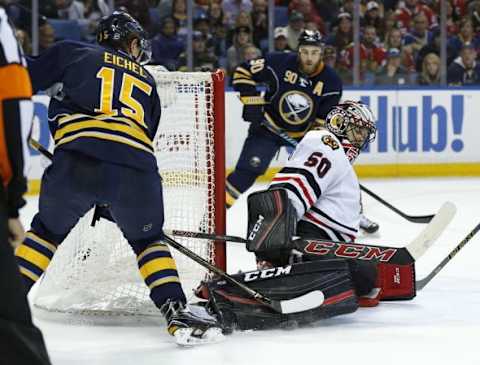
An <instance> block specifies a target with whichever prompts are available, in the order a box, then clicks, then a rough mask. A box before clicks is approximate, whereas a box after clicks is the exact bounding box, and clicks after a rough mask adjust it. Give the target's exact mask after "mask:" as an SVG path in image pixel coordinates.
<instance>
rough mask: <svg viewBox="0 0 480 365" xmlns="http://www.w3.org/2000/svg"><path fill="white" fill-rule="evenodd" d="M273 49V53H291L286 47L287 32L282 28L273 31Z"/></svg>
mask: <svg viewBox="0 0 480 365" xmlns="http://www.w3.org/2000/svg"><path fill="white" fill-rule="evenodd" d="M273 36H274V40H273V48H274V51H275V52H291V49H290V48H289V47H288V40H287V30H286V29H285V28H284V27H277V28H275V31H274V35H273Z"/></svg>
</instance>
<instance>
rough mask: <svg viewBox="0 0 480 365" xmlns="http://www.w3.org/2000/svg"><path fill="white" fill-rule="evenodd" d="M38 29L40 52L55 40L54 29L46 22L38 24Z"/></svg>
mask: <svg viewBox="0 0 480 365" xmlns="http://www.w3.org/2000/svg"><path fill="white" fill-rule="evenodd" d="M38 30H39V32H38V48H39V51H40V52H42V51H43V50H45V49H47V48H48V47H50V46H51V45H52V44H53V42H55V31H54V30H53V27H52V26H51V25H50V24H49V23H48V22H45V23H44V24H43V25H41V26H39V28H38Z"/></svg>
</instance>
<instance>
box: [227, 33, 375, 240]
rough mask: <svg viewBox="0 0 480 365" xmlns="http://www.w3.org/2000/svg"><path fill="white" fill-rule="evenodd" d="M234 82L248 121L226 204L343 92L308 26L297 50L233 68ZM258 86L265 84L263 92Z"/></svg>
mask: <svg viewBox="0 0 480 365" xmlns="http://www.w3.org/2000/svg"><path fill="white" fill-rule="evenodd" d="M233 86H234V88H235V90H236V91H239V92H240V99H241V101H242V103H243V114H242V117H243V119H244V120H245V121H247V122H250V123H251V124H250V128H249V130H248V136H247V139H246V140H245V143H244V145H243V148H242V152H241V154H240V157H239V159H238V162H237V165H236V167H235V170H234V171H233V172H232V173H231V174H230V175H229V176H228V177H227V182H226V202H227V208H229V207H231V206H232V205H233V204H234V203H235V201H236V200H237V199H238V197H239V196H240V195H241V194H243V193H244V192H245V191H246V190H247V189H249V188H250V187H251V186H252V185H253V184H254V182H255V180H256V179H257V178H258V177H259V176H260V175H263V174H264V173H265V171H266V170H267V168H268V166H269V165H270V162H271V161H272V159H273V157H274V156H275V155H276V154H277V153H278V151H279V150H280V148H281V147H284V146H286V147H291V143H289V142H288V140H287V139H293V140H296V141H300V140H301V139H302V138H303V136H304V135H305V134H306V133H307V132H308V131H309V130H311V129H314V128H316V127H321V126H324V123H325V118H326V116H327V114H328V112H329V111H330V110H331V109H332V108H333V107H334V106H335V105H337V104H338V103H339V101H340V99H341V97H342V90H343V87H342V81H341V80H340V78H339V76H338V75H337V73H336V72H335V70H334V69H332V68H331V67H330V66H328V65H325V64H324V63H323V61H322V42H321V35H320V33H319V32H318V31H311V30H304V31H303V32H302V33H301V34H300V36H299V43H298V54H296V53H287V54H286V53H272V54H269V55H267V56H266V57H265V58H260V59H256V60H252V61H249V62H245V63H243V64H241V65H240V66H238V67H237V68H236V69H235V72H234V74H233ZM258 86H265V87H266V92H265V94H264V96H260V91H259V89H258ZM282 135H283V137H282ZM361 223H362V224H361V227H362V228H363V229H364V230H366V231H367V232H369V233H373V232H374V231H376V230H377V229H378V225H377V224H376V223H374V222H371V221H369V220H368V219H367V218H365V217H364V216H362V222H361Z"/></svg>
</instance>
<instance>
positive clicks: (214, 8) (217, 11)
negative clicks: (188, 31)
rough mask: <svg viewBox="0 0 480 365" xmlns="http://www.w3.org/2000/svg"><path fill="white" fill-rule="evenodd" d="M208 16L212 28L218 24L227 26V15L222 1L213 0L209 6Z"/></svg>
mask: <svg viewBox="0 0 480 365" xmlns="http://www.w3.org/2000/svg"><path fill="white" fill-rule="evenodd" d="M207 13H208V17H209V19H210V25H211V26H212V29H213V27H214V26H216V25H222V26H225V23H226V17H225V13H224V12H223V8H222V5H220V3H218V2H215V1H211V2H210V5H209V6H208V12H207Z"/></svg>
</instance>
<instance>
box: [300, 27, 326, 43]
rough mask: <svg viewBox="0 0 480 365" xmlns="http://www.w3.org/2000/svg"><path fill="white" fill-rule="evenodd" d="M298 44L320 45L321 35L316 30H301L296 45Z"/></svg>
mask: <svg viewBox="0 0 480 365" xmlns="http://www.w3.org/2000/svg"><path fill="white" fill-rule="evenodd" d="M300 46H316V47H321V46H322V35H321V34H320V32H319V31H318V30H309V29H305V30H303V31H302V32H301V33H300V35H299V36H298V47H300Z"/></svg>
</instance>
